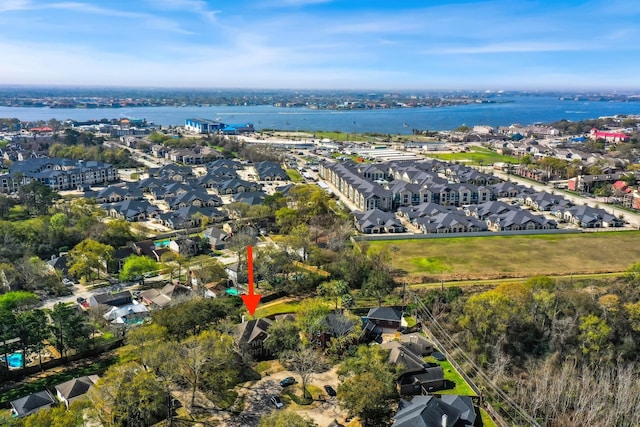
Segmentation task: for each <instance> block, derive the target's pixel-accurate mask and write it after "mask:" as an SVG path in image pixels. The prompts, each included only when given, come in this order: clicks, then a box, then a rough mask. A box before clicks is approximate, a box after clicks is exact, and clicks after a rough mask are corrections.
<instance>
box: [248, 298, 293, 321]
mask: <svg viewBox="0 0 640 427" xmlns="http://www.w3.org/2000/svg"><path fill="white" fill-rule="evenodd" d="M299 305H300V303H299V302H298V301H288V302H286V301H285V302H279V303H276V304H267V305H262V304H261V305H259V306H258V309H257V310H256V315H255V317H256V319H257V318H260V317H269V316H272V315H274V314H284V313H295V312H297V311H298V306H299Z"/></svg>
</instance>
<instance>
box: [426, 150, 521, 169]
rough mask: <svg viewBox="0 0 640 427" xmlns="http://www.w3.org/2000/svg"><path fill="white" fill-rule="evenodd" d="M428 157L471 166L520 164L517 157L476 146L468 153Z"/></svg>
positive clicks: (430, 155) (430, 154) (434, 154)
mask: <svg viewBox="0 0 640 427" xmlns="http://www.w3.org/2000/svg"><path fill="white" fill-rule="evenodd" d="M427 156H428V157H433V158H435V159H440V160H446V161H448V162H456V161H458V162H461V161H463V162H465V163H468V164H471V165H491V164H493V163H496V162H511V163H518V161H519V160H518V158H517V157H512V156H503V155H502V154H498V153H496V152H495V151H491V150H489V149H487V148H483V147H476V146H474V147H471V151H468V152H462V153H442V154H436V153H433V154H432V153H429V154H427Z"/></svg>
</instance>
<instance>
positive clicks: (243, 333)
mask: <svg viewBox="0 0 640 427" xmlns="http://www.w3.org/2000/svg"><path fill="white" fill-rule="evenodd" d="M272 323H273V322H272V321H271V320H270V319H255V320H249V321H248V322H242V323H240V324H238V325H236V327H235V329H234V333H233V336H234V338H235V340H236V343H237V344H238V347H240V349H241V350H242V351H243V352H245V353H249V354H251V356H253V357H254V358H263V357H267V356H269V352H268V351H267V350H266V349H265V348H264V346H263V344H264V341H265V340H266V339H267V338H268V337H269V332H267V331H268V329H269V327H270V326H271V324H272Z"/></svg>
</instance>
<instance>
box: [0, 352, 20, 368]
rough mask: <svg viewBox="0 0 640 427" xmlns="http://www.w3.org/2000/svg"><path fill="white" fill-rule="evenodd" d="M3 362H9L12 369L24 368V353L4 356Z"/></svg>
mask: <svg viewBox="0 0 640 427" xmlns="http://www.w3.org/2000/svg"><path fill="white" fill-rule="evenodd" d="M2 360H3V361H5V362H7V361H8V365H9V367H10V368H22V353H11V354H10V355H9V356H6V357H5V356H2Z"/></svg>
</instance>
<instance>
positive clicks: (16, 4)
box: [0, 0, 31, 13]
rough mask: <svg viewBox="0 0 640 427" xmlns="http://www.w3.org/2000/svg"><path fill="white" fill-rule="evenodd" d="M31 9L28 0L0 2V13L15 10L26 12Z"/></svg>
mask: <svg viewBox="0 0 640 427" xmlns="http://www.w3.org/2000/svg"><path fill="white" fill-rule="evenodd" d="M30 8H31V4H30V2H29V1H28V0H1V1H0V13H2V12H12V11H16V10H27V9H30Z"/></svg>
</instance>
